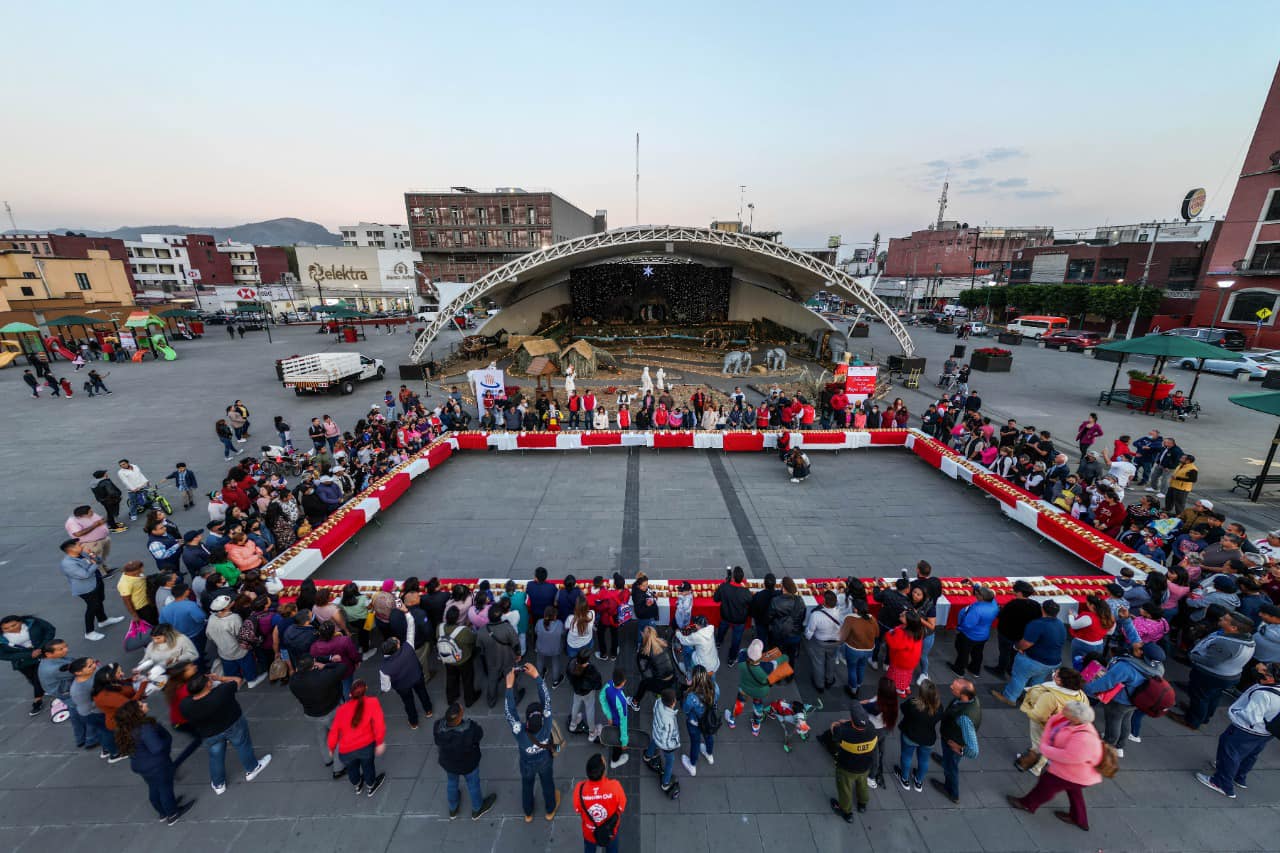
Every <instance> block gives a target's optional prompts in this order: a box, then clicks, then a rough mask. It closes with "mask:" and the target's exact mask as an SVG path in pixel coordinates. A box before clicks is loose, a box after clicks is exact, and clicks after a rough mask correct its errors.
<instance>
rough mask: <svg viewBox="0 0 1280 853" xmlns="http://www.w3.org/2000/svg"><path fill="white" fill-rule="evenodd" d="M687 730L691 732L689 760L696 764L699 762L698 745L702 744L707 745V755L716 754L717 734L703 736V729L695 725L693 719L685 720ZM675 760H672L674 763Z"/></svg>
mask: <svg viewBox="0 0 1280 853" xmlns="http://www.w3.org/2000/svg"><path fill="white" fill-rule="evenodd" d="M684 728H685V731H687V732H688V733H689V760H690V761H692V762H693V763H694V764H697V763H698V754H699V751H698V747H699V746H701V745H702V744H704V743H705V744H706V745H707V755H714V754H715V751H716V736H715V735H707V736H706V737H703V736H702V729H700V728H698V727H697V726H695V725H694V724H693V723H692V722H691V721H689V720H685V721H684ZM674 763H675V762H672V764H674Z"/></svg>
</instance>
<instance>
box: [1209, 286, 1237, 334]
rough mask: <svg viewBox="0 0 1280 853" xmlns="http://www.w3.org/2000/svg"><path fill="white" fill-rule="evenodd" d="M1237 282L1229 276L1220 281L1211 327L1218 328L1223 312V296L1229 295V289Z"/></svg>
mask: <svg viewBox="0 0 1280 853" xmlns="http://www.w3.org/2000/svg"><path fill="white" fill-rule="evenodd" d="M1235 283H1236V281H1235V279H1233V278H1229V279H1226V280H1224V281H1219V282H1218V304H1217V305H1216V306H1214V309H1213V316H1212V317H1210V318H1209V327H1210V328H1217V326H1218V318H1219V317H1220V316H1221V314H1222V297H1224V296H1226V295H1227V291H1228V290H1230V289H1231V287H1232V286H1233V285H1234V284H1235Z"/></svg>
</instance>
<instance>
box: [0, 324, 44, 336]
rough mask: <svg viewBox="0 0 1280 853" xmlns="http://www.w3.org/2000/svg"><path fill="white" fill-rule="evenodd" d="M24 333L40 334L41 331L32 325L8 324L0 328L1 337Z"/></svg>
mask: <svg viewBox="0 0 1280 853" xmlns="http://www.w3.org/2000/svg"><path fill="white" fill-rule="evenodd" d="M22 332H35V333H37V334H39V332H40V330H39V329H37V328H36V327H35V326H33V325H31V324H30V323H18V322H14V323H8V324H6V325H4V326H0V335H16V334H20V333H22Z"/></svg>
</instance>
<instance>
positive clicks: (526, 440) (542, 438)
mask: <svg viewBox="0 0 1280 853" xmlns="http://www.w3.org/2000/svg"><path fill="white" fill-rule="evenodd" d="M555 446H556V436H555V433H551V432H525V433H521V434H520V435H517V436H516V447H555Z"/></svg>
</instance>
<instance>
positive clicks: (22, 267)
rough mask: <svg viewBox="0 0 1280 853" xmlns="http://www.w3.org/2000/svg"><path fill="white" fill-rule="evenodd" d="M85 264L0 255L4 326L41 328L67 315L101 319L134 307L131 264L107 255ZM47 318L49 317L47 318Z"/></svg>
mask: <svg viewBox="0 0 1280 853" xmlns="http://www.w3.org/2000/svg"><path fill="white" fill-rule="evenodd" d="M85 255H86V256H85V257H83V258H79V257H76V258H62V257H56V256H50V255H35V254H33V253H31V252H30V251H26V250H20V249H0V325H3V324H5V323H10V322H14V321H19V322H24V323H31V324H37V325H38V324H39V323H43V322H44V321H45V320H46V319H51V318H53V317H58V316H64V315H67V314H90V312H93V313H92V314H90V316H94V315H98V314H101V316H102V317H103V319H110V316H111V315H110V312H111V311H112V310H113V309H123V308H127V307H131V306H132V305H133V304H134V300H133V286H132V285H131V284H130V282H129V274H128V264H126V263H125V262H124V261H122V260H119V259H116V258H113V257H111V255H110V254H109V253H108V252H107V251H106V250H105V249H88V250H87V251H86V253H85ZM45 312H48V317H46V316H45Z"/></svg>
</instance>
